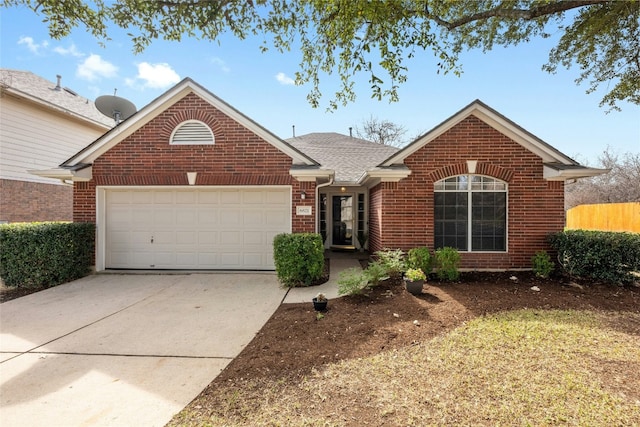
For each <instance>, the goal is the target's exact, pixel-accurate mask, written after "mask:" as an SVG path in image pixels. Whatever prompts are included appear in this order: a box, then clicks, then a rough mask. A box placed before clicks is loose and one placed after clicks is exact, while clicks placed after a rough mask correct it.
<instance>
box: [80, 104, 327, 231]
mask: <svg viewBox="0 0 640 427" xmlns="http://www.w3.org/2000/svg"><path fill="white" fill-rule="evenodd" d="M190 119H194V120H200V121H202V122H204V123H206V124H207V125H208V126H209V127H210V128H211V130H212V131H213V134H214V138H215V144H213V145H170V144H169V141H170V137H171V132H172V131H173V130H174V129H175V128H176V126H177V125H178V124H180V123H181V122H183V121H185V120H190ZM290 168H291V158H290V157H288V156H287V155H285V154H283V153H282V152H281V151H279V150H278V149H277V148H275V147H274V146H272V145H271V144H269V143H267V142H265V141H264V140H263V139H261V138H260V137H259V136H257V135H256V134H254V133H253V132H251V131H250V130H248V129H246V128H245V127H243V126H242V125H241V124H239V123H238V122H236V121H234V120H232V119H231V118H229V117H228V116H226V115H225V114H223V113H222V112H220V111H219V110H217V109H215V108H214V107H212V106H211V105H210V104H209V103H207V102H206V101H205V100H203V99H201V98H200V97H198V96H196V95H194V94H189V95H187V96H186V97H185V98H183V99H182V100H180V101H178V102H177V103H176V104H174V105H173V106H171V107H170V108H169V109H167V110H166V111H164V112H163V113H161V114H160V115H159V116H158V117H156V118H154V119H153V120H152V121H151V122H149V123H147V124H146V125H144V126H143V127H142V128H140V129H139V130H138V131H136V132H135V133H134V134H133V135H131V136H129V137H127V138H126V139H125V140H123V141H122V142H120V143H119V144H118V145H116V146H115V147H113V148H112V149H111V150H109V151H108V152H106V153H105V154H103V155H102V156H100V157H99V158H98V159H96V161H95V162H94V163H93V180H92V181H91V182H90V183H79V184H76V186H75V200H74V220H76V221H80V220H83V221H94V222H95V217H96V214H95V209H96V207H95V187H96V186H101V185H187V184H188V182H187V175H186V173H187V172H198V176H197V180H196V185H291V186H292V191H293V203H292V218H293V224H292V230H293V231H294V232H313V231H314V230H315V222H314V219H315V215H312V216H296V215H295V208H296V206H297V205H300V204H303V205H310V204H311V205H312V206H313V205H315V200H314V195H315V191H314V183H301V182H298V181H296V180H295V179H294V178H292V177H291V176H290V175H289V170H290ZM302 189H305V190H306V195H307V198H306V200H305V201H304V203H302V202H301V200H300V194H301V190H302Z"/></svg>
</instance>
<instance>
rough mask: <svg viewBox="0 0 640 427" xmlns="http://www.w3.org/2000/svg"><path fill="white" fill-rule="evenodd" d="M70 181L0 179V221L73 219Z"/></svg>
mask: <svg viewBox="0 0 640 427" xmlns="http://www.w3.org/2000/svg"><path fill="white" fill-rule="evenodd" d="M72 207H73V189H72V188H71V186H69V185H56V184H43V183H39V182H28V181H15V180H10V179H0V221H7V222H35V221H71V219H72V218H73V212H72Z"/></svg>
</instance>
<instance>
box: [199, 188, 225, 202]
mask: <svg viewBox="0 0 640 427" xmlns="http://www.w3.org/2000/svg"><path fill="white" fill-rule="evenodd" d="M197 200H198V204H200V205H207V204H213V205H217V204H219V203H220V193H219V192H217V191H200V192H198V194H197Z"/></svg>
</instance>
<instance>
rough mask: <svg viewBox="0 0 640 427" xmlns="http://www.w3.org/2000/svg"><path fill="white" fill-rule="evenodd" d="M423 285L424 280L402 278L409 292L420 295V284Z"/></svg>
mask: <svg viewBox="0 0 640 427" xmlns="http://www.w3.org/2000/svg"><path fill="white" fill-rule="evenodd" d="M423 285H424V280H414V281H411V280H407V279H405V280H404V286H405V288H406V289H407V291H408V292H409V293H410V294H413V295H420V294H421V293H422V286H423Z"/></svg>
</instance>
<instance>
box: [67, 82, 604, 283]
mask: <svg viewBox="0 0 640 427" xmlns="http://www.w3.org/2000/svg"><path fill="white" fill-rule="evenodd" d="M59 169H61V170H64V171H67V172H68V179H70V180H73V181H74V221H76V222H82V221H86V222H93V223H96V224H97V236H96V269H97V270H98V271H100V270H104V269H206V270H209V269H212V270H215V269H225V270H228V269H237V270H272V269H273V268H274V267H273V254H272V240H273V237H274V236H275V235H276V234H278V233H282V232H317V233H321V234H322V235H323V237H325V247H326V248H327V249H330V248H341V249H344V248H354V249H357V248H359V247H360V243H359V242H358V236H359V235H360V236H362V235H363V234H364V233H366V235H367V237H368V240H367V241H366V242H365V246H366V248H367V249H369V251H371V252H373V251H377V250H379V249H382V248H401V249H405V250H406V249H409V248H412V247H416V246H428V247H429V248H432V249H433V248H437V247H442V246H453V247H456V248H458V249H459V250H460V252H461V255H462V265H461V267H462V268H467V269H479V270H482V269H527V268H531V257H532V255H533V254H534V253H535V252H536V251H537V250H540V249H547V245H546V243H545V236H546V235H547V233H550V232H555V231H559V230H562V228H563V226H564V209H563V202H564V183H565V181H566V180H572V179H576V178H581V177H586V176H593V175H597V174H600V173H602V172H603V171H602V170H597V169H590V168H587V167H584V166H581V165H579V164H578V163H576V162H575V161H574V160H572V159H570V158H569V157H567V156H565V155H564V154H562V153H560V152H559V151H558V150H556V149H554V148H553V147H551V146H550V145H548V144H546V143H545V142H543V141H541V140H540V139H538V138H537V137H535V136H534V135H532V134H530V133H529V132H527V131H526V130H524V129H522V128H521V127H519V126H518V125H516V124H515V123H513V122H512V121H510V120H509V119H507V118H506V117H504V116H502V115H501V114H499V113H497V112H496V111H494V110H493V109H491V108H490V107H488V106H487V105H485V104H483V103H482V102H480V101H474V102H472V103H471V104H469V105H468V106H466V107H464V108H463V109H462V110H460V111H459V112H457V113H455V114H454V115H453V116H451V117H450V118H449V119H447V120H445V121H444V122H443V123H440V124H439V125H437V126H436V127H435V128H433V129H432V130H431V131H429V132H427V133H426V134H424V135H422V136H421V137H419V138H418V139H416V140H415V141H414V142H413V143H411V144H409V145H408V146H407V147H405V148H403V149H401V150H399V149H396V148H393V147H388V146H381V145H378V144H374V143H371V142H368V141H363V140H360V139H357V138H352V137H350V136H346V135H340V134H334V133H322V134H309V135H304V136H300V137H296V138H292V139H289V140H287V141H285V140H282V139H280V138H278V137H277V136H275V135H274V134H272V133H271V132H269V131H268V130H266V129H265V128H263V127H262V126H260V125H259V124H257V123H255V122H254V121H252V120H251V119H250V118H248V117H246V116H245V115H243V114H242V113H240V112H239V111H237V110H236V109H234V108H233V107H231V106H230V105H229V104H227V103H225V102H224V101H222V100H221V99H219V98H218V97H216V96H215V95H214V94H212V93H211V92H209V91H208V90H206V89H205V88H203V87H202V86H200V85H199V84H197V83H196V82H194V81H193V80H191V79H188V78H187V79H185V80H183V81H182V82H180V83H178V84H177V85H176V86H175V87H173V88H172V89H170V90H168V91H167V92H166V93H165V94H163V95H161V96H160V97H158V98H157V99H155V100H154V101H152V102H151V103H150V104H149V105H147V106H146V107H144V108H142V109H141V110H140V111H138V112H137V113H136V114H135V115H133V116H132V117H130V118H129V119H127V120H125V121H124V122H122V123H120V124H119V125H118V126H117V127H115V128H114V129H112V130H110V131H109V132H107V133H105V134H104V135H103V136H102V137H100V138H99V139H97V140H96V141H94V142H93V143H92V144H90V145H89V146H88V147H86V148H84V149H83V150H82V151H80V152H79V153H77V154H76V155H74V156H73V157H71V158H70V159H69V160H67V161H65V162H64V163H62V165H60V168H59ZM57 173H58V176H59V174H60V171H59V170H58V172H57Z"/></svg>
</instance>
